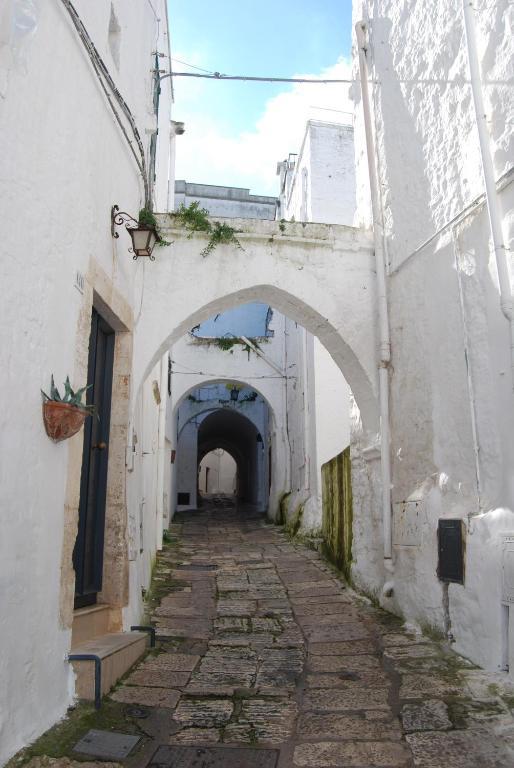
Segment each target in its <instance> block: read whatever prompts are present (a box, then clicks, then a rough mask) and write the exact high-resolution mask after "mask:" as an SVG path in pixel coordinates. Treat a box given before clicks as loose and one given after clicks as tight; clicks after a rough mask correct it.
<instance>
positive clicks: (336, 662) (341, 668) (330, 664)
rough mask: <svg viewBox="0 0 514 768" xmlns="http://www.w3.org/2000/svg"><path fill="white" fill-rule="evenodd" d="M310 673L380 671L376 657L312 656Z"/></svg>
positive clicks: (308, 666)
mask: <svg viewBox="0 0 514 768" xmlns="http://www.w3.org/2000/svg"><path fill="white" fill-rule="evenodd" d="M307 669H308V671H309V672H363V671H370V670H378V669H380V661H379V659H378V658H377V657H376V656H371V655H368V656H365V655H364V654H362V655H360V656H359V655H357V656H311V655H310V654H309V656H308V658H307Z"/></svg>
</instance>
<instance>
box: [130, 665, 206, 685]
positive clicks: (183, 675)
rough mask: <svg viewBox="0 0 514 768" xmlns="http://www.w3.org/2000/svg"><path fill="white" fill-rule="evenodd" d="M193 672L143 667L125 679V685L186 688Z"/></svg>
mask: <svg viewBox="0 0 514 768" xmlns="http://www.w3.org/2000/svg"><path fill="white" fill-rule="evenodd" d="M190 677H191V672H175V671H174V670H171V669H152V668H150V667H147V666H146V667H141V669H138V670H136V671H135V672H132V674H131V675H129V677H128V678H127V679H126V680H125V685H142V686H151V687H152V688H184V686H186V685H187V684H188V682H189V678H190Z"/></svg>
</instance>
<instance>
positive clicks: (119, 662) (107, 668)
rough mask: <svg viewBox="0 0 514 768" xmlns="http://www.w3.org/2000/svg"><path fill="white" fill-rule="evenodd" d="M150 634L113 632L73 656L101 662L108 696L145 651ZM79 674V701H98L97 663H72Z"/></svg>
mask: <svg viewBox="0 0 514 768" xmlns="http://www.w3.org/2000/svg"><path fill="white" fill-rule="evenodd" d="M147 639H148V635H147V634H146V632H112V633H110V634H106V635H101V636H99V637H95V638H94V639H93V640H89V641H87V642H85V643H81V644H80V645H77V646H76V647H75V648H73V651H72V653H74V654H79V653H80V654H82V653H84V654H85V653H92V654H95V655H96V656H98V657H99V658H100V659H101V663H102V685H101V693H102V696H104V695H105V694H106V693H108V692H109V691H110V690H111V688H112V687H113V685H114V684H115V683H116V682H117V681H118V680H119V679H120V677H122V676H123V675H124V674H125V672H127V670H129V669H130V667H131V666H132V665H133V664H135V662H136V661H137V660H138V659H139V657H140V656H141V655H142V654H143V653H144V652H145V650H146V644H147ZM71 663H72V665H73V670H74V672H75V675H76V678H75V692H76V694H77V696H78V698H79V699H87V700H88V701H93V700H94V698H95V664H94V662H93V661H72V662H71Z"/></svg>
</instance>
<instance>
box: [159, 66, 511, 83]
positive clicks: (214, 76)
mask: <svg viewBox="0 0 514 768" xmlns="http://www.w3.org/2000/svg"><path fill="white" fill-rule="evenodd" d="M188 66H189V65H188ZM167 77H171V78H173V77H200V78H204V79H206V80H218V81H221V80H242V81H244V82H246V81H248V82H259V83H310V84H312V85H331V84H333V83H348V84H351V85H353V84H356V83H360V80H359V79H355V78H342V79H340V80H331V79H325V78H319V79H317V80H315V79H312V78H310V79H309V78H304V77H253V76H250V75H222V74H221V73H220V72H214V74H209V75H204V74H199V73H196V72H166V73H165V74H163V75H160V76H159V80H165V79H166V78H167ZM391 80H393V81H394V82H395V83H401V84H402V85H455V86H457V87H458V88H461V87H462V86H464V85H471V80H467V79H466V78H464V77H456V78H454V79H449V78H444V77H426V78H411V77H394V76H393V77H392V78H391ZM369 83H370V84H373V85H384V80H373V79H371V80H369ZM482 84H483V85H489V86H498V85H502V86H512V85H514V83H512V82H509V81H508V80H489V81H484V82H483V83H482Z"/></svg>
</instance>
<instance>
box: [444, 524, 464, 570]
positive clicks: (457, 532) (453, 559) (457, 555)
mask: <svg viewBox="0 0 514 768" xmlns="http://www.w3.org/2000/svg"><path fill="white" fill-rule="evenodd" d="M437 540H438V553H439V557H438V565H437V575H438V577H439V578H440V579H441V581H449V582H453V583H455V584H464V534H463V525H462V520H439V527H438V531H437Z"/></svg>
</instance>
